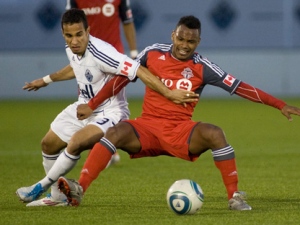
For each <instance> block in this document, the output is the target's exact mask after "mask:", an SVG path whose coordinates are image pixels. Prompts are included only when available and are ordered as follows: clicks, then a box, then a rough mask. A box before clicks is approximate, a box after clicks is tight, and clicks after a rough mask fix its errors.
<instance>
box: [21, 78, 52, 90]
mask: <svg viewBox="0 0 300 225" xmlns="http://www.w3.org/2000/svg"><path fill="white" fill-rule="evenodd" d="M47 85H48V84H47V83H45V82H44V80H43V79H42V78H41V79H37V80H34V81H31V82H29V83H28V82H25V85H24V86H23V90H27V91H37V90H39V89H40V88H41V87H46V86H47Z"/></svg>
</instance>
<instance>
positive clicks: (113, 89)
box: [88, 75, 130, 110]
mask: <svg viewBox="0 0 300 225" xmlns="http://www.w3.org/2000/svg"><path fill="white" fill-rule="evenodd" d="M129 82H130V80H129V79H128V78H127V77H125V76H118V75H116V76H115V77H114V78H113V79H111V80H110V81H109V82H108V83H107V84H106V85H104V87H103V88H102V89H101V90H100V91H99V92H98V94H97V95H96V96H95V97H94V98H92V99H91V100H90V101H89V103H88V106H89V107H90V108H91V109H92V110H95V109H96V108H97V107H98V106H99V105H100V104H101V103H102V102H104V100H106V99H108V98H110V97H112V96H114V95H116V94H118V93H119V92H120V91H121V90H122V89H123V87H125V86H126V85H127V84H128V83H129Z"/></svg>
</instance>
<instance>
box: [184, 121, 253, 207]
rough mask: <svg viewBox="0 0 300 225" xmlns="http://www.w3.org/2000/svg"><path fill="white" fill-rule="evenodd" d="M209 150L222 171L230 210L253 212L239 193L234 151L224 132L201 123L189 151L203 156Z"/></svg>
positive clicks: (213, 126)
mask: <svg viewBox="0 0 300 225" xmlns="http://www.w3.org/2000/svg"><path fill="white" fill-rule="evenodd" d="M208 149H211V150H212V155H213V158H214V162H215V165H216V167H217V168H218V169H219V170H220V172H221V175H222V179H223V183H224V185H225V187H226V190H227V198H228V200H229V208H230V209H233V210H251V207H250V206H249V205H248V204H246V202H245V201H244V197H243V196H244V194H240V193H243V192H239V191H238V173H237V168H236V163H235V155H234V149H233V148H232V147H231V146H230V145H229V144H228V143H227V141H226V137H225V134H224V132H223V130H222V129H221V128H219V127H217V126H215V125H212V124H207V123H199V124H198V125H197V126H196V127H195V129H194V131H193V134H192V137H191V142H190V149H189V151H190V152H191V153H193V154H199V153H200V154H201V153H203V152H205V151H207V150H208Z"/></svg>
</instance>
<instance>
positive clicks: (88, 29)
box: [86, 26, 91, 34]
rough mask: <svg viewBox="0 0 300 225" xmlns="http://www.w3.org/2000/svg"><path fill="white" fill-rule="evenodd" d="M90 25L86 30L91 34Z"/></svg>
mask: <svg viewBox="0 0 300 225" xmlns="http://www.w3.org/2000/svg"><path fill="white" fill-rule="evenodd" d="M90 29H91V28H90V26H88V28H86V32H87V34H90Z"/></svg>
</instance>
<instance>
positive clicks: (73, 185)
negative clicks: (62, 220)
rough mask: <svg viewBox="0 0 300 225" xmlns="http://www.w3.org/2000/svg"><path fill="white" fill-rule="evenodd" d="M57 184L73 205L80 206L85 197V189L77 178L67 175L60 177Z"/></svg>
mask: <svg viewBox="0 0 300 225" xmlns="http://www.w3.org/2000/svg"><path fill="white" fill-rule="evenodd" d="M57 184H58V189H59V190H60V191H61V192H62V193H64V194H65V195H66V196H67V199H68V204H69V205H71V206H79V204H80V202H81V200H82V197H83V189H82V187H81V186H80V184H79V183H78V182H77V181H75V180H71V179H67V178H65V177H60V178H59V179H58V181H57Z"/></svg>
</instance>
